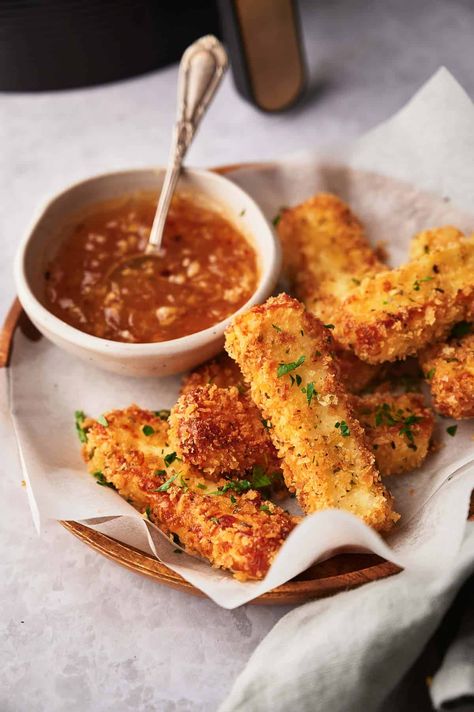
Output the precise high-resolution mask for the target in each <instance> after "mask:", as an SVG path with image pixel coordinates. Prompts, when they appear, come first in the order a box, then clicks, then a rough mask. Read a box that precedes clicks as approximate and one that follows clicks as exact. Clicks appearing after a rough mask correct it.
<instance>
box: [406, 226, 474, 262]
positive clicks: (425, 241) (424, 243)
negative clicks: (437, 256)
mask: <svg viewBox="0 0 474 712" xmlns="http://www.w3.org/2000/svg"><path fill="white" fill-rule="evenodd" d="M464 238H465V235H464V233H463V232H461V230H458V229H457V227H453V226H452V225H444V226H443V227H434V228H431V229H430V230H423V231H422V232H419V233H417V234H416V235H415V236H414V237H413V238H412V240H411V242H410V259H411V260H417V259H419V258H420V257H423V255H428V254H430V252H434V251H437V250H444V249H446V247H456V245H459V244H460V243H461V242H462V241H463V239H464Z"/></svg>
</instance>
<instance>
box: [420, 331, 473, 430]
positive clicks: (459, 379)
mask: <svg viewBox="0 0 474 712" xmlns="http://www.w3.org/2000/svg"><path fill="white" fill-rule="evenodd" d="M419 359H420V364H421V367H422V368H423V372H424V375H425V378H426V382H427V384H428V385H429V387H430V389H431V396H432V398H433V405H434V407H435V409H436V410H437V411H438V412H439V413H441V414H442V415H445V416H447V417H450V418H455V419H456V420H460V419H462V418H474V333H469V334H467V335H466V336H464V337H462V338H459V339H456V338H454V339H450V340H449V341H447V342H446V343H442V344H434V345H433V346H430V347H428V348H427V349H425V350H424V351H422V352H421V353H420V354H419Z"/></svg>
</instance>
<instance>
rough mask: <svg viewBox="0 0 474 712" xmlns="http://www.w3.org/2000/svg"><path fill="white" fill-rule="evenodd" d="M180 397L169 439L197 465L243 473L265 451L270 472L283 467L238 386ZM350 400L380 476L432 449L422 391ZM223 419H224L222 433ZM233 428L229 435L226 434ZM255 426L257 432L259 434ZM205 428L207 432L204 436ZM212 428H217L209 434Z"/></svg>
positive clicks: (411, 464)
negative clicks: (229, 465) (174, 438)
mask: <svg viewBox="0 0 474 712" xmlns="http://www.w3.org/2000/svg"><path fill="white" fill-rule="evenodd" d="M203 391H204V394H203ZM203 395H204V401H203ZM180 401H181V403H180V402H179V401H178V407H177V408H175V411H174V417H175V419H176V421H177V424H176V425H175V428H176V431H177V438H176V440H175V441H174V442H173V438H172V435H171V431H172V430H173V425H172V426H171V429H170V440H171V441H172V442H173V447H175V448H176V450H177V451H179V452H181V453H182V454H183V458H184V459H185V460H187V461H188V462H190V463H191V464H193V465H196V466H198V467H199V466H200V463H204V464H206V463H208V462H212V463H216V465H215V470H214V471H213V475H219V474H223V473H225V472H227V471H228V462H231V463H232V465H233V467H234V469H235V470H236V471H238V472H241V473H242V472H245V469H247V468H249V467H251V466H252V465H255V464H262V456H261V453H262V452H266V453H269V456H270V461H271V466H267V467H265V465H264V464H262V467H263V468H264V469H265V470H266V471H267V472H270V473H275V472H279V470H280V461H279V459H278V456H277V453H276V450H275V448H274V445H273V443H272V440H271V438H270V434H269V432H268V429H267V428H264V429H263V430H261V428H262V424H261V415H260V411H259V410H258V409H257V408H256V407H255V405H254V403H253V402H251V401H250V400H249V399H248V398H245V397H243V396H242V395H241V394H239V393H238V391H237V390H236V389H235V388H233V387H232V386H231V387H230V388H218V387H217V386H204V387H197V388H196V390H195V391H188V392H187V393H186V395H185V396H182V397H181V399H180ZM352 404H353V407H354V411H355V415H356V418H357V419H358V420H359V422H360V424H361V425H362V427H363V428H364V430H365V433H366V435H367V440H368V442H369V447H370V448H371V450H372V451H373V453H374V457H375V464H376V466H377V468H378V470H379V472H380V475H381V476H382V477H386V476H388V475H399V474H402V473H404V472H408V471H409V470H414V469H416V468H417V467H420V465H421V464H422V463H423V461H424V460H425V458H426V456H427V454H428V447H429V444H430V439H431V435H432V431H433V425H434V419H433V414H432V412H431V411H430V409H429V408H427V407H426V406H425V403H424V399H423V396H422V395H420V394H401V395H394V394H392V393H382V394H370V395H363V396H353V397H352ZM387 408H388V411H387ZM235 414H237V415H235ZM413 415H414V416H415V417H416V423H413V424H412V425H410V424H409V421H408V425H409V427H408V425H407V419H409V418H410V416H413ZM172 418H173V414H172ZM172 418H170V420H171V419H172ZM393 421H395V422H393ZM222 422H224V423H225V424H226V425H225V430H224V434H223V437H221V423H222ZM400 430H402V432H400ZM229 431H230V432H231V434H232V437H231V438H229V437H228V435H227V434H228V432H229ZM255 432H257V433H259V434H258V436H257V438H255V436H254V433H255ZM201 433H204V436H203V437H202V436H201ZM210 433H213V434H214V433H216V434H215V436H213V437H210V436H209V434H210ZM180 434H181V435H180ZM183 441H184V442H183ZM246 442H247V443H248V444H247V445H246V444H245V443H246ZM249 452H253V453H254V455H253V457H254V458H255V459H254V461H253V462H252V457H250V458H248V457H247V455H248V453H249ZM226 468H227V469H226ZM201 469H204V468H201ZM236 476H237V475H236Z"/></svg>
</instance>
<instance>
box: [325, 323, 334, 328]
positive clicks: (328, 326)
mask: <svg viewBox="0 0 474 712" xmlns="http://www.w3.org/2000/svg"><path fill="white" fill-rule="evenodd" d="M324 328H325V329H335V328H336V327H335V326H334V324H324Z"/></svg>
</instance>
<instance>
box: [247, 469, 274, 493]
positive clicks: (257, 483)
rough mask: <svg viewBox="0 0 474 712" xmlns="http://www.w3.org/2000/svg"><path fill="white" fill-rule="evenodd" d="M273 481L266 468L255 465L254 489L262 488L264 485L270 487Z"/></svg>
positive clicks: (253, 471) (253, 472) (253, 475)
mask: <svg viewBox="0 0 474 712" xmlns="http://www.w3.org/2000/svg"><path fill="white" fill-rule="evenodd" d="M271 483H272V481H271V479H270V477H269V476H268V475H267V474H266V473H265V471H264V469H263V468H262V467H260V465H254V467H253V469H252V487H253V488H254V489H262V488H263V487H269V486H270V485H271Z"/></svg>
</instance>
